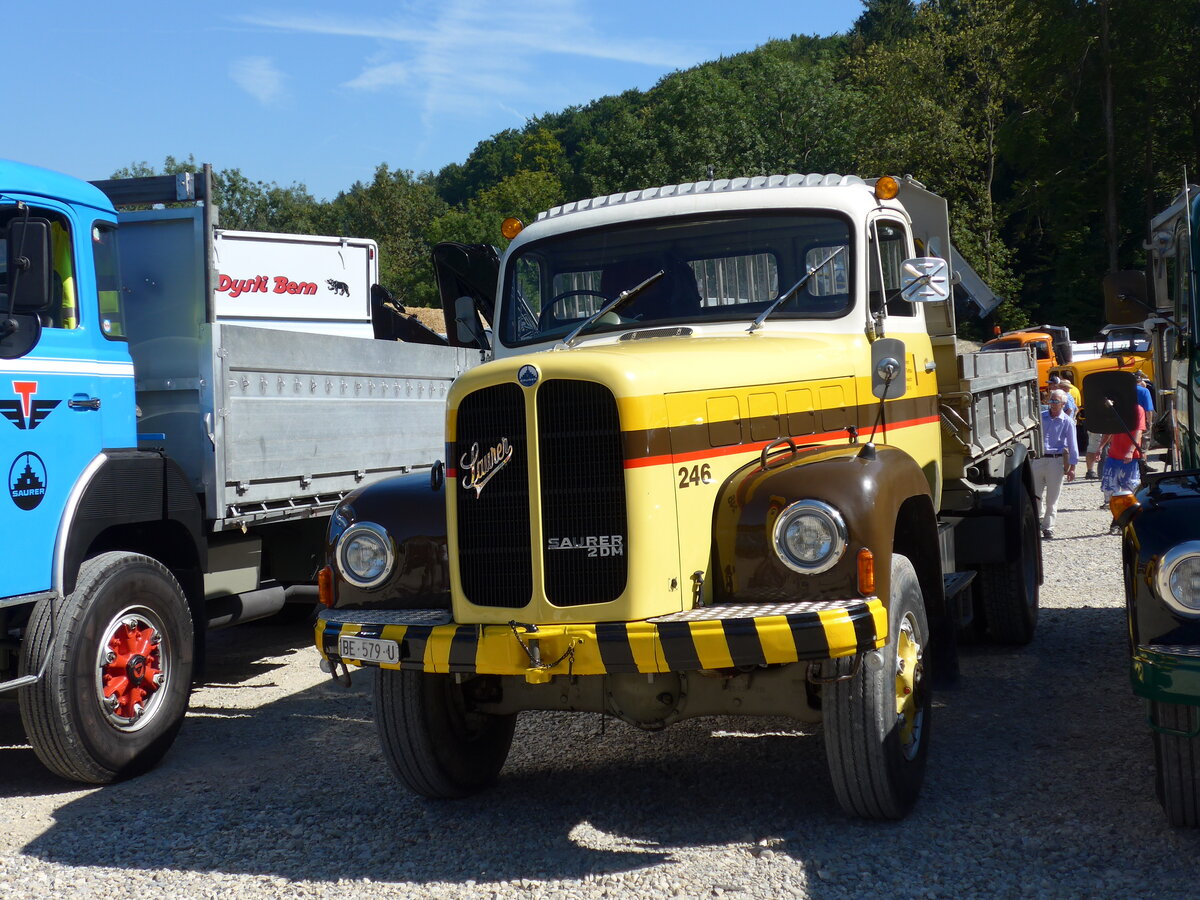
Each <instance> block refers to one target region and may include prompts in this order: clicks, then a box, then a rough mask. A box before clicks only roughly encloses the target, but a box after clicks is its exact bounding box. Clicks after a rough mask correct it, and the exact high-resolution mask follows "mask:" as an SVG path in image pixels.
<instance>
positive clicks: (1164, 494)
mask: <svg viewBox="0 0 1200 900" xmlns="http://www.w3.org/2000/svg"><path fill="white" fill-rule="evenodd" d="M1137 499H1138V503H1139V504H1140V505H1139V507H1138V508H1137V512H1136V513H1135V514H1134V515H1133V517H1132V518H1131V519H1130V521H1129V524H1128V525H1127V526H1126V527H1125V530H1124V533H1123V538H1122V554H1121V558H1122V562H1123V568H1124V575H1125V606H1126V611H1127V613H1128V616H1129V634H1130V639H1131V641H1132V644H1133V646H1135V647H1136V646H1138V645H1142V644H1145V645H1148V644H1167V645H1173V646H1187V645H1191V646H1197V647H1200V616H1188V615H1184V614H1182V613H1180V612H1178V611H1177V610H1176V609H1174V608H1173V607H1171V606H1169V605H1168V604H1167V603H1166V602H1164V601H1163V600H1162V599H1161V598H1160V597H1159V595H1158V591H1157V588H1156V587H1155V583H1154V582H1155V578H1154V576H1155V573H1156V572H1157V570H1158V566H1159V563H1160V561H1161V560H1162V558H1163V555H1164V554H1165V553H1166V552H1167V551H1168V550H1170V549H1171V548H1172V547H1175V546H1176V545H1178V544H1181V543H1184V542H1186V541H1194V540H1198V539H1200V471H1192V472H1182V473H1181V472H1166V473H1163V474H1161V475H1151V476H1148V477H1147V479H1146V481H1145V483H1144V484H1143V485H1142V488H1141V490H1139V491H1138V494H1137Z"/></svg>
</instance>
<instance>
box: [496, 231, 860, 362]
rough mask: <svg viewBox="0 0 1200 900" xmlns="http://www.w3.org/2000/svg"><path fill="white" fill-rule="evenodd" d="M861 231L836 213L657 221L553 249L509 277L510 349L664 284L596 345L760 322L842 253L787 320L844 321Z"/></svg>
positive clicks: (568, 238)
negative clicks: (634, 331)
mask: <svg viewBox="0 0 1200 900" xmlns="http://www.w3.org/2000/svg"><path fill="white" fill-rule="evenodd" d="M850 245H851V242H850V225H849V222H848V221H847V220H845V219H843V218H840V217H837V216H835V215H834V214H832V213H826V214H823V215H798V214H795V213H787V214H780V215H772V214H764V213H762V212H755V213H728V214H724V215H722V216H720V217H718V218H713V217H704V218H694V217H693V218H686V219H684V218H672V219H649V220H644V221H640V222H633V223H629V224H627V225H622V226H615V227H605V228H595V229H591V230H588V231H579V232H572V233H568V234H563V235H559V236H556V237H550V238H546V239H545V240H541V241H537V242H534V243H531V244H528V245H527V246H525V247H522V248H521V249H520V250H519V251H518V252H517V253H516V254H515V255H514V256H513V257H512V258H511V259H509V261H508V265H507V268H506V272H505V283H504V295H503V298H502V304H503V308H502V310H501V317H500V329H501V337H502V339H503V341H504V343H505V344H508V345H510V346H512V345H521V344H530V343H535V342H538V341H545V340H555V339H560V338H562V337H564V336H565V335H566V334H567V333H569V332H570V331H571V329H573V328H574V327H575V326H577V325H579V324H580V323H581V322H582V321H583V320H584V319H586V318H587V317H588V316H590V315H592V314H593V313H595V312H596V311H598V310H599V309H600V308H601V307H602V306H604V304H606V303H608V302H609V301H610V300H612V299H614V298H615V297H617V295H618V294H620V293H621V292H622V291H627V290H629V289H630V288H633V287H636V286H637V285H639V284H641V283H642V282H643V281H645V280H646V279H647V278H649V277H650V276H652V275H654V274H655V273H657V272H662V273H663V277H662V278H660V279H659V280H658V281H656V282H655V283H654V284H652V285H650V286H649V287H647V288H646V289H645V290H644V291H642V292H641V294H639V295H638V296H637V297H635V298H631V300H630V302H629V304H628V305H627V306H624V307H621V308H619V309H618V310H617V311H616V312H610V313H607V314H605V315H604V316H603V317H602V318H601V319H600V320H599V321H597V322H595V323H594V324H592V325H591V326H590V328H589V329H588V333H589V334H592V333H598V332H604V331H615V330H618V329H621V328H629V327H636V328H639V329H640V328H644V327H648V326H658V325H677V324H682V323H685V322H730V321H733V322H752V321H753V320H754V317H755V316H757V315H758V314H759V313H760V312H762V311H763V310H764V309H766V308H767V307H768V306H770V304H771V302H772V301H774V300H775V299H776V298H777V297H778V296H779V293H780V291H785V290H787V289H788V288H789V287H791V286H792V285H793V284H795V283H796V282H797V281H798V280H800V279H801V278H802V277H803V276H804V274H805V273H806V272H807V271H808V269H809V268H811V267H813V266H817V265H818V264H820V263H821V262H822V261H823V260H825V259H826V258H827V257H829V256H830V254H832V253H833V252H834V251H835V250H838V249H839V248H842V249H843V252H841V253H838V254H837V255H836V256H834V258H833V259H832V260H831V261H830V262H829V263H828V264H827V265H825V266H824V267H823V268H822V269H821V270H820V271H819V272H817V273H816V274H814V275H813V276H812V278H810V279H809V280H808V282H807V284H806V285H805V286H804V288H803V289H802V290H800V291H798V292H797V293H796V295H795V296H794V297H792V298H791V299H789V300H787V302H785V303H783V304H782V305H780V307H779V308H778V309H777V310H775V312H773V313H772V314H771V321H775V320H776V319H788V318H802V319H818V318H833V317H837V316H841V315H844V314H845V313H846V312H847V311H849V309H850V306H851V298H852V296H853V293H852V284H851V275H850V273H851V272H852V271H853V264H852V255H851V246H850Z"/></svg>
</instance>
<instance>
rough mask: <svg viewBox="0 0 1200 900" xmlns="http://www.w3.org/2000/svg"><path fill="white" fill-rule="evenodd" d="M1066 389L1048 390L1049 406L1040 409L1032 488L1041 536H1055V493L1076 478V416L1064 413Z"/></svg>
mask: <svg viewBox="0 0 1200 900" xmlns="http://www.w3.org/2000/svg"><path fill="white" fill-rule="evenodd" d="M1066 402H1067V394H1066V392H1065V391H1051V392H1050V408H1049V409H1046V410H1043V411H1042V455H1041V456H1039V457H1038V458H1037V459H1035V460H1034V461H1033V492H1034V495H1035V496H1036V497H1037V498H1038V502H1039V503H1040V502H1042V494H1043V493H1045V495H1046V500H1045V506H1044V507H1043V512H1042V537H1044V538H1047V539H1049V538H1052V537H1054V520H1055V519H1056V518H1057V517H1058V495H1059V494H1060V493H1061V492H1062V486H1063V479H1064V478H1066V480H1067V481H1074V480H1075V464H1076V463H1077V462H1079V446H1078V444H1077V443H1076V441H1075V420H1074V419H1072V418H1071V417H1070V416H1069V415H1067V413H1066V410H1065V409H1064V407H1065V406H1066Z"/></svg>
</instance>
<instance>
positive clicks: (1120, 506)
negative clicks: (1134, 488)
mask: <svg viewBox="0 0 1200 900" xmlns="http://www.w3.org/2000/svg"><path fill="white" fill-rule="evenodd" d="M1137 505H1138V502H1137V497H1135V496H1134V495H1133V494H1113V495H1112V499H1111V500H1109V501H1108V508H1109V509H1110V510H1111V511H1112V517H1113V521H1114V522H1115V521H1116V520H1117V519H1119V518H1121V513H1123V512H1125V510H1127V509H1129V507H1131V506H1137Z"/></svg>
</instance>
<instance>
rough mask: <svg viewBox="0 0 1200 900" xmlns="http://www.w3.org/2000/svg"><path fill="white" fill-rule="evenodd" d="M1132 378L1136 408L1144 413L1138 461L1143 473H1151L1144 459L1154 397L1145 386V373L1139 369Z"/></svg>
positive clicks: (1152, 418) (1148, 440)
mask: <svg viewBox="0 0 1200 900" xmlns="http://www.w3.org/2000/svg"><path fill="white" fill-rule="evenodd" d="M1134 377H1136V378H1137V402H1138V406H1140V407H1141V408H1142V410H1143V411H1144V412H1145V413H1146V430H1145V431H1144V432H1143V436H1142V443H1141V446H1140V447H1139V448H1138V449H1139V450H1141V452H1142V455H1141V457H1140V459H1141V460H1142V471H1143V472H1153V471H1154V470H1153V469H1152V468H1150V466H1149V465H1148V464H1147V463H1146V462H1145V459H1146V450H1147V449H1148V447H1149V444H1150V423H1152V422H1153V421H1154V396H1153V395H1152V394H1151V393H1150V388H1149V386H1147V384H1146V373H1145V372H1143V371H1142V370H1141V369H1138V371H1137V373H1136V375H1135V376H1134Z"/></svg>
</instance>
